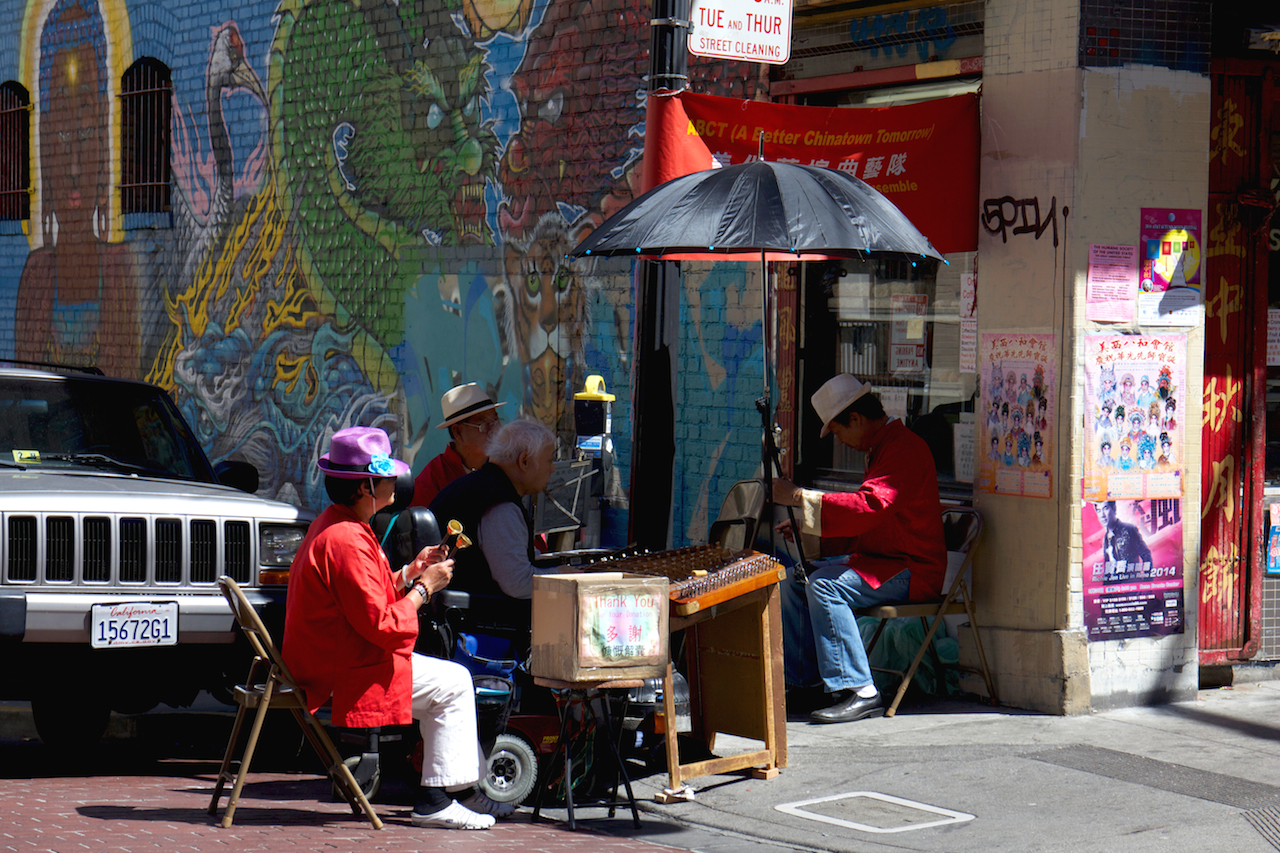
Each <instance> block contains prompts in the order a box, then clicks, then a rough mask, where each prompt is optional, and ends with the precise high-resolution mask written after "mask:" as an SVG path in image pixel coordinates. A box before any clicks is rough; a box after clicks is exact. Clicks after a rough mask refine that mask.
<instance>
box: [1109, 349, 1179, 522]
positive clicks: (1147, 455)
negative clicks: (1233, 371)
mask: <svg viewBox="0 0 1280 853" xmlns="http://www.w3.org/2000/svg"><path fill="white" fill-rule="evenodd" d="M1084 347H1085V358H1084V368H1085V401H1084V403H1085V404H1084V418H1085V424H1084V435H1085V440H1086V443H1085V448H1084V498H1085V500H1091V501H1102V500H1117V499H1121V498H1137V499H1144V498H1178V497H1182V473H1183V471H1182V450H1183V435H1184V429H1183V424H1182V417H1181V411H1182V403H1183V400H1184V389H1185V388H1186V352H1187V338H1186V335H1087V336H1086V337H1085V342H1084Z"/></svg>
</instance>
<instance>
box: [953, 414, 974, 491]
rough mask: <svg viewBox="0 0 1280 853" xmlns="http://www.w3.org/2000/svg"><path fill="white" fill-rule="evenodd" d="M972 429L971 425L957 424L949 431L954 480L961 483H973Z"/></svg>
mask: <svg viewBox="0 0 1280 853" xmlns="http://www.w3.org/2000/svg"><path fill="white" fill-rule="evenodd" d="M973 427H974V425H973V424H972V423H958V424H955V425H954V426H953V427H952V429H951V438H952V442H953V447H952V452H953V453H954V458H955V461H956V479H957V480H958V481H960V482H961V483H972V482H973V440H974V439H973Z"/></svg>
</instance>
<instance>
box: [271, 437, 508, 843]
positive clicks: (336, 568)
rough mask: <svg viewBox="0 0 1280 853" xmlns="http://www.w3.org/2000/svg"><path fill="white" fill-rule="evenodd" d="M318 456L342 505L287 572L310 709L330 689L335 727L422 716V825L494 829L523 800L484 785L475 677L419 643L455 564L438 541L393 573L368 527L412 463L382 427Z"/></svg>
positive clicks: (287, 632) (290, 646)
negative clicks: (500, 799) (489, 791)
mask: <svg viewBox="0 0 1280 853" xmlns="http://www.w3.org/2000/svg"><path fill="white" fill-rule="evenodd" d="M318 465H319V468H320V470H321V471H323V472H324V474H325V489H326V491H328V493H329V497H330V498H331V499H332V500H333V505H332V506H330V507H329V508H328V509H326V510H325V511H324V512H323V513H321V514H320V517H319V518H317V519H316V520H315V522H313V523H312V525H311V528H310V529H309V530H308V531H307V536H306V538H305V539H304V540H303V542H302V547H301V548H300V549H299V550H298V555H297V556H296V557H295V558H294V560H293V565H292V566H291V567H290V569H289V594H288V598H287V602H286V605H285V623H284V640H283V642H282V644H281V654H282V655H283V656H284V660H285V663H286V664H287V665H288V667H289V669H290V671H291V672H292V674H293V676H294V678H295V679H296V680H297V682H298V684H299V685H300V686H301V687H302V689H303V690H304V691H305V693H306V696H307V706H308V708H310V709H311V710H312V711H313V712H314V711H315V710H316V709H317V708H319V707H320V706H321V705H323V704H324V703H325V702H327V701H329V699H330V698H332V700H333V722H334V724H335V725H339V726H349V727H354V728H367V727H373V726H389V725H403V724H406V723H408V722H410V720H411V719H417V720H418V725H419V727H420V728H421V730H422V741H423V766H422V789H421V792H420V795H419V797H418V803H417V805H416V806H415V808H414V810H413V824H414V826H433V827H445V828H450V829H488V828H489V827H490V826H492V825H493V822H494V817H506V816H508V815H510V814H511V813H512V812H514V811H515V807H514V806H513V805H511V804H509V803H502V804H499V803H495V802H494V801H493V800H491V799H489V798H488V797H487V796H485V795H484V793H482V792H481V791H479V790H477V789H476V787H475V783H476V781H477V780H478V779H479V778H480V771H481V767H482V766H483V765H484V756H483V754H482V753H481V751H480V746H479V742H478V740H477V738H476V712H475V692H474V689H473V687H472V682H471V674H470V673H469V672H468V671H467V669H466V668H465V667H463V666H461V665H459V664H456V663H453V662H451V661H445V660H439V659H437V658H431V657H426V656H425V655H419V654H415V653H414V651H413V647H414V643H415V642H416V641H417V637H418V608H420V607H421V606H422V605H423V604H425V603H426V602H427V600H428V599H429V598H430V597H431V594H432V593H435V592H438V591H439V590H441V589H444V588H445V587H446V586H447V585H448V584H449V579H450V578H451V577H452V575H453V561H452V560H445V559H442V558H443V557H444V554H445V551H444V550H443V548H441V547H434V548H424V549H423V550H422V552H421V553H419V554H418V556H416V557H415V558H414V559H413V560H412V561H411V562H409V563H408V564H407V565H405V566H404V567H403V568H401V569H399V570H398V571H396V572H394V573H393V572H392V571H391V567H390V566H389V565H388V564H387V558H386V555H385V554H383V551H382V548H381V547H380V546H379V544H378V540H377V538H375V537H374V535H373V531H372V530H371V529H370V528H369V520H370V519H371V518H372V517H373V515H374V513H376V512H377V511H378V510H380V509H382V508H383V507H386V506H389V505H390V504H391V502H392V500H393V499H394V496H395V479H396V477H397V476H398V475H399V474H402V473H407V472H408V471H409V466H408V465H406V464H405V463H403V462H400V461H399V460H396V459H392V458H391V442H390V440H389V439H388V438H387V434H386V433H385V432H383V431H382V430H380V429H377V428H374V427H351V428H349V429H344V430H339V431H338V432H336V433H334V435H333V438H332V440H331V441H330V443H329V452H328V453H326V454H325V455H324V456H322V457H320V461H319V463H318ZM455 796H461V797H463V799H459V800H455V798H454V797H455Z"/></svg>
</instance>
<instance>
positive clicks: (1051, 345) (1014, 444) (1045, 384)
mask: <svg viewBox="0 0 1280 853" xmlns="http://www.w3.org/2000/svg"><path fill="white" fill-rule="evenodd" d="M1056 340H1057V339H1056V337H1055V336H1054V335H1028V334H1019V333H1003V332H995V333H988V334H984V335H982V341H981V350H980V353H979V358H978V367H979V369H980V370H979V375H980V377H981V381H982V383H983V388H982V392H983V393H982V399H983V400H984V401H985V402H984V404H983V407H982V408H983V411H982V412H981V413H979V419H978V425H979V435H980V440H979V442H978V447H977V448H976V450H977V455H978V482H977V488H978V490H979V491H982V492H993V493H997V494H1002V495H1025V496H1027V497H1036V498H1047V497H1052V495H1053V447H1054V441H1053V418H1054V412H1055V408H1054V407H1055V406H1056V405H1057V400H1055V399H1054V390H1055V387H1056V386H1055V383H1054V361H1053V359H1054V356H1055V355H1056V353H1057V344H1056V343H1055V341H1056Z"/></svg>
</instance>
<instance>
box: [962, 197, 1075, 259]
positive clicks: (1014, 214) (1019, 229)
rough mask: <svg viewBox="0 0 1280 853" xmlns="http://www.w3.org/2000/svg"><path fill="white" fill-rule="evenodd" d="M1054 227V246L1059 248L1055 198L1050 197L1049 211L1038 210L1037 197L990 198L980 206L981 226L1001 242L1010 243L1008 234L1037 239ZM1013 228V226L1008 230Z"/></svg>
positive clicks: (1065, 208) (1065, 211)
mask: <svg viewBox="0 0 1280 853" xmlns="http://www.w3.org/2000/svg"><path fill="white" fill-rule="evenodd" d="M1067 211H1068V208H1067V207H1066V206H1065V205H1064V206H1063V208H1062V217H1063V218H1064V219H1065V218H1066V217H1067ZM1050 225H1052V226H1053V245H1054V246H1055V247H1056V246H1057V245H1058V197H1057V196H1053V198H1052V199H1051V200H1050V202H1049V211H1048V213H1047V214H1043V213H1041V211H1040V199H1038V198H1014V197H1013V196H1011V195H1007V196H1004V197H1003V198H989V199H987V200H986V201H984V202H983V203H982V227H983V228H985V229H986V231H987V233H988V234H999V235H1000V242H1002V243H1008V242H1009V232H1010V231H1012V232H1013V233H1014V234H1034V235H1035V236H1036V239H1037V240H1039V239H1040V238H1041V237H1042V236H1043V235H1044V232H1045V231H1046V230H1048V228H1049V226H1050ZM1011 226H1012V227H1011Z"/></svg>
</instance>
